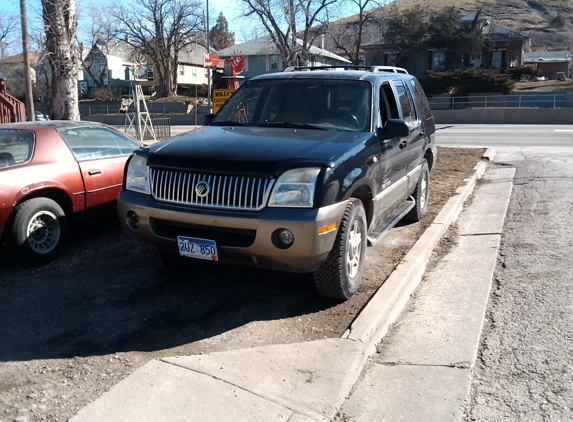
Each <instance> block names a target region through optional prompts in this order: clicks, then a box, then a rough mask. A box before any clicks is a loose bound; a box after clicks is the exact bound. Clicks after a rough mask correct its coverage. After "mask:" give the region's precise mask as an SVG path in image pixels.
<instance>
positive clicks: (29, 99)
mask: <svg viewBox="0 0 573 422" xmlns="http://www.w3.org/2000/svg"><path fill="white" fill-rule="evenodd" d="M20 16H21V18H22V49H23V50H24V76H25V82H26V87H25V88H26V109H27V110H28V120H29V121H31V122H33V121H35V120H36V111H35V110H34V93H33V92H32V78H31V76H30V56H29V55H28V52H29V51H30V39H29V38H28V17H27V15H26V0H20Z"/></svg>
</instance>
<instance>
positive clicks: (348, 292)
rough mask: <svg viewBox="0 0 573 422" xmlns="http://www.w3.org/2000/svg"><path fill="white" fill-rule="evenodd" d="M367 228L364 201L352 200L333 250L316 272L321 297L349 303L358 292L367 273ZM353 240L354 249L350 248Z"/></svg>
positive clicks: (316, 282)
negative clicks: (365, 269)
mask: <svg viewBox="0 0 573 422" xmlns="http://www.w3.org/2000/svg"><path fill="white" fill-rule="evenodd" d="M367 227H368V226H367V223H366V212H365V211H364V206H363V205H362V202H361V201H360V200H359V199H355V198H352V199H351V200H350V201H349V203H348V205H347V206H346V210H345V211H344V215H343V216H342V221H341V222H340V228H339V230H338V233H337V235H336V240H335V241H334V246H333V247H332V250H331V251H330V253H329V254H328V257H327V258H326V261H324V262H323V263H322V265H321V266H320V267H319V268H318V269H317V270H316V271H315V272H314V282H315V285H316V289H317V290H318V293H319V294H320V295H321V296H326V297H330V298H333V299H341V300H346V299H349V298H350V297H352V295H353V294H354V293H356V291H357V290H358V287H360V283H361V282H362V275H363V274H364V265H365V262H366V240H367V238H366V234H367V233H366V231H367ZM352 241H354V243H355V245H354V247H351V242H352Z"/></svg>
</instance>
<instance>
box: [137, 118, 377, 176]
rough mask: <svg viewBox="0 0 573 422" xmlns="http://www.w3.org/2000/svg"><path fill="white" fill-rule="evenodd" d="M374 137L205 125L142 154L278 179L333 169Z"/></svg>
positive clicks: (178, 164)
mask: <svg viewBox="0 0 573 422" xmlns="http://www.w3.org/2000/svg"><path fill="white" fill-rule="evenodd" d="M372 138H374V135H373V134H372V133H364V132H339V131H326V130H313V129H291V128H272V127H264V128H260V127H243V126H237V127H231V126H225V127H220V126H205V127H203V128H201V129H199V130H197V131H195V132H191V133H188V134H185V135H181V136H177V137H174V138H171V139H169V140H167V141H164V142H160V143H158V144H155V145H153V146H151V147H149V148H146V149H145V150H144V151H145V152H146V154H147V164H148V165H150V166H154V167H165V168H177V169H189V170H195V171H205V172H213V173H225V174H252V175H260V176H272V177H276V176H278V175H279V174H280V173H282V172H283V171H285V170H288V169H292V168H297V167H335V166H336V164H337V162H338V161H339V160H340V159H341V158H342V157H344V156H347V155H354V154H356V153H358V152H359V151H360V150H362V149H363V148H364V143H365V142H366V141H367V140H369V139H372Z"/></svg>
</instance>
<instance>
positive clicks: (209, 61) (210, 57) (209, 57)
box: [204, 53, 221, 67]
mask: <svg viewBox="0 0 573 422" xmlns="http://www.w3.org/2000/svg"><path fill="white" fill-rule="evenodd" d="M220 65H221V59H220V58H219V56H217V55H216V54H209V53H205V60H204V66H205V67H219V66H220Z"/></svg>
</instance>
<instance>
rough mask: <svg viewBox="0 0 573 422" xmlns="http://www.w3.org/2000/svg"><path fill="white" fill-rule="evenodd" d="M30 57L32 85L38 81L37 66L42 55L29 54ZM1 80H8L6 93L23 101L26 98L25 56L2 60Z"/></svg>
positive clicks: (0, 63)
mask: <svg viewBox="0 0 573 422" xmlns="http://www.w3.org/2000/svg"><path fill="white" fill-rule="evenodd" d="M28 57H29V59H30V64H31V65H32V69H31V72H30V76H31V77H32V84H33V83H34V82H35V80H36V69H35V68H36V64H37V63H38V61H39V59H40V54H38V53H36V52H33V51H31V52H29V53H28ZM0 78H1V79H5V80H6V91H7V93H8V94H10V95H12V96H13V97H16V98H19V99H21V100H23V99H24V98H25V96H26V94H25V92H24V87H25V86H26V83H25V79H24V78H25V72H24V54H22V53H20V54H16V55H14V56H8V57H4V58H2V59H0Z"/></svg>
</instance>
